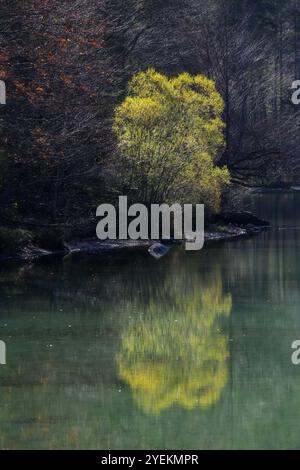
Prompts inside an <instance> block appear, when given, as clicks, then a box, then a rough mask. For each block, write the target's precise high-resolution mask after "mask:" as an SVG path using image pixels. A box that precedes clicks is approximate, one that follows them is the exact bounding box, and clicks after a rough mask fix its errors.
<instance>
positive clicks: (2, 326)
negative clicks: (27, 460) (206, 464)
mask: <svg viewBox="0 0 300 470" xmlns="http://www.w3.org/2000/svg"><path fill="white" fill-rule="evenodd" d="M248 205H249V209H250V210H255V212H256V213H257V214H258V215H261V216H263V217H265V218H267V219H269V220H270V221H271V222H272V224H273V228H272V230H270V231H268V232H265V233H262V234H260V235H258V236H256V237H254V238H250V239H248V240H240V241H235V242H229V243H223V244H219V245H216V246H211V247H208V248H206V249H204V250H203V251H201V252H199V253H192V252H189V253H186V252H185V251H183V250H181V249H174V250H172V251H171V252H170V253H169V255H168V256H166V257H165V258H163V259H161V260H160V261H156V260H155V259H154V258H152V257H151V256H149V255H148V254H147V252H145V251H144V250H140V251H131V252H126V253H125V254H120V255H119V254H113V255H109V256H107V255H106V256H98V255H97V256H95V255H85V256H81V255H80V256H73V257H71V256H69V257H65V258H64V259H53V258H52V259H47V260H46V259H44V260H43V261H39V262H38V263H35V264H12V263H10V264H6V265H1V267H0V339H1V340H4V341H5V342H6V346H7V365H5V366H4V365H2V366H0V397H1V398H0V400H1V402H0V403H1V405H0V447H1V448H2V449H253V448H256V449H265V448H267V449H295V448H298V449H299V448H300V366H298V367H297V366H294V365H292V363H291V354H292V350H291V343H292V342H293V341H294V340H296V339H300V215H299V207H300V195H299V194H280V195H279V194H278V195H276V194H267V195H266V194H264V195H256V196H254V197H253V198H251V200H249V201H248Z"/></svg>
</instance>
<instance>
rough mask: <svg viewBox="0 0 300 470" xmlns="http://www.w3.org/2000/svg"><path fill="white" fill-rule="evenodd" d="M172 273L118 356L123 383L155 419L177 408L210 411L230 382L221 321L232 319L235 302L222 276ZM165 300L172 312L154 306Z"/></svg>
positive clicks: (123, 340) (124, 337) (125, 334)
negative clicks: (227, 317)
mask: <svg viewBox="0 0 300 470" xmlns="http://www.w3.org/2000/svg"><path fill="white" fill-rule="evenodd" d="M172 272H173V273H174V274H175V275H174V274H172V273H170V275H169V276H168V277H167V278H166V279H165V281H164V283H163V284H162V285H161V286H158V287H157V289H158V291H159V293H158V295H157V296H156V297H155V298H153V299H152V301H151V302H150V303H149V304H148V305H147V306H146V307H145V311H144V312H143V315H142V316H140V317H139V319H137V320H136V321H135V323H134V324H132V325H130V326H129V327H127V329H125V331H124V332H123V334H122V338H121V349H120V351H119V353H118V355H117V364H118V369H119V375H120V378H122V379H123V380H124V381H125V382H126V383H127V384H128V385H129V386H130V387H131V389H132V392H133V396H134V399H135V401H136V403H137V404H138V406H139V407H140V408H141V409H143V410H144V411H146V412H148V413H154V414H155V413H160V412H161V411H163V410H165V409H167V408H169V407H170V406H172V405H174V404H178V405H181V406H182V407H183V408H186V409H193V408H196V407H199V408H208V407H209V406H211V405H213V404H215V403H216V402H217V401H218V400H219V398H220V396H221V392H222V390H223V389H224V387H225V385H226V383H227V378H228V370H227V358H228V356H229V351H228V337H227V336H225V335H224V334H220V333H219V330H218V319H219V317H221V316H228V315H229V314H230V312H231V308H232V300H231V295H230V294H224V292H223V286H222V280H221V274H220V271H219V270H218V271H215V272H214V273H212V274H211V275H209V276H208V277H207V278H206V279H200V278H199V274H197V273H196V275H195V273H194V275H191V276H190V277H189V279H187V278H186V277H183V276H180V275H178V272H176V273H175V271H172ZM179 279H180V282H178V281H179ZM163 294H165V296H166V298H167V299H168V300H169V301H170V299H172V303H170V305H168V309H167V311H166V309H165V308H164V306H165V302H161V301H160V302H155V299H160V300H162V299H163V297H164V295H163Z"/></svg>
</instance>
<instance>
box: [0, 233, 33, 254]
mask: <svg viewBox="0 0 300 470" xmlns="http://www.w3.org/2000/svg"><path fill="white" fill-rule="evenodd" d="M33 238H34V237H33V234H32V233H31V232H30V231H29V230H24V229H20V228H16V229H13V228H7V227H0V253H3V254H11V253H16V252H18V251H20V250H21V249H22V248H25V247H26V246H28V245H30V243H31V242H32V240H33Z"/></svg>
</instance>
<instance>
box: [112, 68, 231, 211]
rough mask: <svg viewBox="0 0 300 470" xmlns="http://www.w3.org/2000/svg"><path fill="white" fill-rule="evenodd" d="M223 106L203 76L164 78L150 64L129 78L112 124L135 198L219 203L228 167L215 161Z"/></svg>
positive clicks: (221, 126)
mask: <svg viewBox="0 0 300 470" xmlns="http://www.w3.org/2000/svg"><path fill="white" fill-rule="evenodd" d="M222 111H223V101H222V98H221V96H220V95H219V94H218V92H217V91H216V89H215V85H214V83H213V82H212V81H211V80H208V79H207V78H205V77H204V76H200V75H198V76H191V75H189V74H187V73H184V74H181V75H179V76H178V77H175V78H170V79H169V78H167V77H166V76H164V75H162V74H160V73H158V72H156V71H155V70H154V69H149V70H147V71H146V72H140V73H138V74H137V75H135V76H134V77H133V78H132V80H131V81H130V83H129V88H128V96H127V97H126V98H125V100H124V101H123V103H121V104H120V106H118V107H117V109H116V114H115V126H114V128H115V131H116V134H117V137H118V141H119V149H120V151H121V154H122V155H124V156H125V157H126V158H127V159H128V168H129V169H130V170H129V171H130V173H129V183H130V185H131V186H135V187H137V189H138V195H139V197H140V200H142V201H144V202H147V203H150V202H151V203H154V202H162V201H167V200H168V201H175V200H179V201H183V202H194V203H195V202H202V203H205V204H207V206H208V207H210V208H211V209H214V210H217V209H218V208H219V206H220V198H221V194H222V189H223V188H224V187H225V186H226V185H227V184H228V182H229V174H228V171H227V169H226V168H222V169H221V168H218V167H216V166H215V159H216V156H217V154H218V151H219V149H220V148H221V147H222V145H223V132H222V131H223V127H224V125H223V122H222V119H221V113H222Z"/></svg>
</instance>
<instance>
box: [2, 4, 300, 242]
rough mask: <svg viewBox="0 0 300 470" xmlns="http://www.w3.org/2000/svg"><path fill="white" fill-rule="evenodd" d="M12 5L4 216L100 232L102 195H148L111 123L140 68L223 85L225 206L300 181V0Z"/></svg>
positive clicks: (6, 61)
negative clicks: (242, 195) (259, 189)
mask: <svg viewBox="0 0 300 470" xmlns="http://www.w3.org/2000/svg"><path fill="white" fill-rule="evenodd" d="M0 9H1V12H0V79H2V80H4V81H5V83H6V86H7V105H6V106H2V107H1V108H0V130H1V141H0V157H1V171H0V191H1V193H0V218H1V225H2V226H4V227H5V226H7V227H10V226H11V225H15V226H24V227H28V228H30V227H34V226H35V225H37V226H39V227H42V226H44V227H49V226H57V227H59V228H60V230H62V231H63V232H64V234H65V236H70V237H76V236H79V235H81V234H82V235H85V234H86V232H88V231H89V230H94V226H95V224H94V218H95V211H96V207H97V205H98V204H99V203H101V202H103V201H108V200H114V199H115V198H116V197H117V196H118V195H120V194H122V195H124V194H125V195H126V194H128V195H129V196H130V197H131V198H132V199H133V200H134V199H136V198H138V195H139V192H140V191H141V187H140V186H139V185H143V181H142V179H141V180H138V179H137V181H132V178H129V177H128V175H129V172H128V161H127V158H126V155H124V153H123V152H122V147H120V146H119V145H117V136H116V132H115V128H114V124H113V121H114V116H115V110H116V108H117V107H118V106H120V104H121V103H122V102H123V100H124V99H125V97H126V96H127V93H128V91H127V90H128V88H127V87H128V83H129V82H130V80H131V79H132V77H133V76H134V75H135V74H136V73H138V72H140V71H145V70H147V69H149V68H153V69H155V70H157V71H158V72H159V73H160V74H163V75H164V76H166V77H176V76H178V75H179V74H182V73H188V74H191V75H198V74H201V75H204V76H205V77H207V78H208V79H210V80H213V81H214V82H215V86H216V89H217V90H218V92H219V93H220V94H221V96H222V98H223V101H224V110H223V111H222V119H223V121H224V123H225V126H224V130H223V133H224V144H223V145H222V146H220V148H219V151H218V152H217V155H216V158H215V164H216V167H218V168H220V169H222V168H226V169H227V171H228V172H229V174H230V185H227V187H226V190H225V191H224V194H222V195H221V196H222V197H221V199H222V201H223V203H224V204H225V203H226V201H228V200H231V198H230V197H229V195H230V193H231V192H232V193H234V194H236V193H237V192H238V191H239V190H240V189H241V188H247V187H251V186H256V185H261V184H264V185H265V184H270V183H274V182H276V181H293V182H295V181H299V179H300V155H299V147H300V132H299V130H298V125H297V124H298V122H299V120H298V119H299V114H300V106H298V107H297V106H295V105H293V104H292V102H291V94H292V92H291V85H292V82H293V81H294V80H297V79H300V44H299V39H300V1H299V0H81V1H72V0H22V1H21V0H9V1H8V0H2V1H1V3H0ZM228 193H229V194H228ZM150 202H151V201H150ZM161 202H163V201H161ZM199 202H202V201H199Z"/></svg>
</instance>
